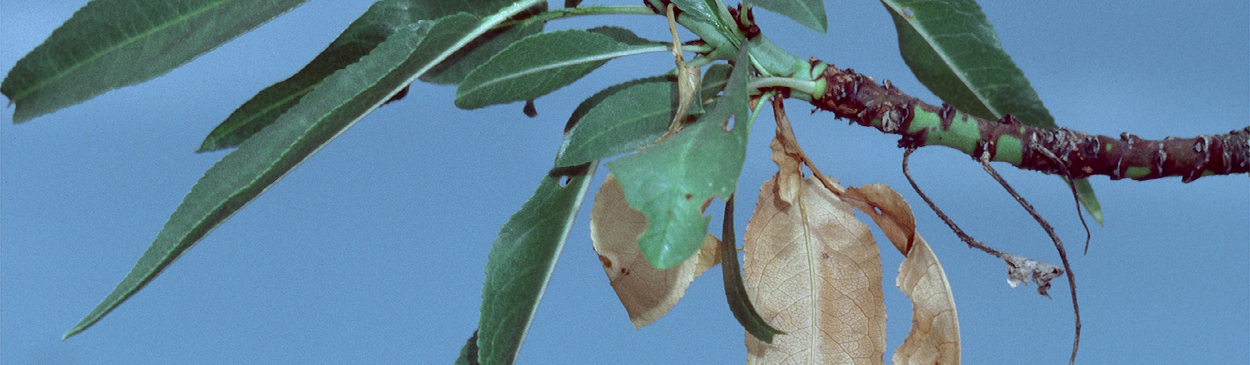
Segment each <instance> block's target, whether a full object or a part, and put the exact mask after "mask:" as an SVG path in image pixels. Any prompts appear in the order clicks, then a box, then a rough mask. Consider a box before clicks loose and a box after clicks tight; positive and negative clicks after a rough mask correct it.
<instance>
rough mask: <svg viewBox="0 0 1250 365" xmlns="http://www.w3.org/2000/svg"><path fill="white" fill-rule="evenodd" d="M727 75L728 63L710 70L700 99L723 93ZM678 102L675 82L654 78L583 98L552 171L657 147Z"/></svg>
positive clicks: (669, 77) (632, 82)
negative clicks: (655, 145) (656, 143)
mask: <svg viewBox="0 0 1250 365" xmlns="http://www.w3.org/2000/svg"><path fill="white" fill-rule="evenodd" d="M729 71H730V67H729V65H726V64H716V65H712V66H711V67H708V69H707V72H706V73H705V74H704V75H703V82H702V83H701V84H700V90H701V91H700V93H699V98H700V100H710V99H711V98H713V97H715V95H716V94H717V93H718V92H720V91H721V90H722V89H724V88H725V82H726V80H727V79H728V77H729ZM677 97H678V96H677V80H676V79H675V78H674V77H672V76H657V77H648V78H645V79H638V80H633V81H629V82H625V83H622V84H618V85H614V86H612V87H609V88H607V89H604V90H602V91H600V92H598V93H596V94H595V95H593V96H591V97H590V98H587V99H586V100H585V101H583V102H582V103H581V105H578V106H577V109H575V110H573V116H572V117H570V118H569V127H566V129H567V132H565V135H564V143H562V144H561V145H560V158H558V159H556V166H573V165H579V164H583V163H586V162H590V161H594V160H600V159H604V158H608V157H612V156H616V155H619V154H622V153H625V152H629V151H633V150H636V149H639V148H642V147H646V146H648V145H650V144H652V143H655V141H656V140H657V139H659V138H660V136H663V135H664V132H666V131H668V125H669V123H671V122H672V121H673V113H675V112H676V110H677ZM692 109H693V108H692Z"/></svg>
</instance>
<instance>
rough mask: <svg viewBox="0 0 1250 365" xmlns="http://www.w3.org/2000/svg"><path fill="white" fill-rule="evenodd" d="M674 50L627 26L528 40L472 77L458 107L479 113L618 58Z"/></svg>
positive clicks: (531, 95) (464, 85) (534, 94)
mask: <svg viewBox="0 0 1250 365" xmlns="http://www.w3.org/2000/svg"><path fill="white" fill-rule="evenodd" d="M665 51H668V46H667V45H666V44H664V43H660V42H650V41H646V40H643V39H641V38H638V37H637V36H635V35H633V33H632V32H630V31H628V30H626V29H623V28H613V27H604V28H597V29H592V30H590V31H586V30H579V29H570V30H561V31H555V32H549V33H539V34H535V35H532V36H529V37H525V38H523V39H521V40H520V41H517V42H516V43H513V44H512V45H510V46H508V48H505V49H504V50H502V51H500V52H499V53H498V54H496V55H495V56H494V57H491V59H490V60H489V61H486V63H485V64H482V65H481V66H480V67H478V68H477V69H475V70H473V72H471V73H469V75H468V76H466V77H465V78H464V81H463V82H461V83H460V87H459V88H458V89H456V106H457V107H460V108H463V109H476V108H481V107H485V106H489V105H495V104H503V103H509V102H514V101H523V100H530V99H534V98H537V97H539V96H543V95H546V94H547V93H550V92H552V91H555V90H556V89H559V88H561V87H564V86H565V85H568V84H571V83H573V81H577V80H578V79H580V78H582V76H586V74H588V73H590V71H593V70H594V69H596V68H598V67H599V66H602V65H603V64H604V63H606V62H608V60H611V59H613V58H617V57H622V56H629V55H636V54H641V53H648V52H665Z"/></svg>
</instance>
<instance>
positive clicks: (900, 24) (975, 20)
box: [881, 0, 1102, 223]
mask: <svg viewBox="0 0 1250 365" xmlns="http://www.w3.org/2000/svg"><path fill="white" fill-rule="evenodd" d="M881 2H882V4H884V5H885V8H886V10H888V11H889V12H890V16H891V17H892V18H893V19H894V27H895V29H896V30H897V31H898V45H899V52H900V53H902V55H903V61H905V62H906V63H907V66H908V67H910V68H911V71H912V73H913V74H915V75H916V78H917V79H919V80H920V82H921V83H923V84H924V85H925V87H927V88H929V91H932V92H933V94H934V95H937V96H938V97H940V98H942V101H943V102H945V103H947V104H950V105H952V106H954V107H955V108H956V109H959V110H960V111H963V112H965V113H968V114H972V115H975V116H977V117H981V118H985V119H998V118H1002V117H1003V116H1004V115H1008V114H1010V115H1012V116H1015V117H1016V118H1017V119H1019V120H1020V121H1021V122H1023V123H1024V124H1028V125H1032V126H1037V127H1043V128H1057V127H1058V126H1057V125H1055V118H1054V117H1053V116H1051V115H1050V111H1048V110H1046V107H1045V106H1043V105H1042V100H1041V99H1039V98H1038V96H1037V91H1034V90H1033V86H1031V85H1030V84H1029V80H1028V79H1027V78H1025V77H1024V71H1021V70H1020V68H1019V67H1017V66H1016V64H1015V62H1012V61H1011V56H1009V55H1007V52H1006V51H1004V50H1003V47H1002V44H1001V43H1000V42H999V40H998V35H997V33H995V32H994V26H993V25H991V24H990V21H989V20H988V19H986V17H985V13H983V12H981V6H980V5H977V2H976V1H975V0H946V1H921V0H882V1H881ZM1073 183H1074V184H1076V187H1077V192H1078V196H1079V198H1080V200H1081V202H1082V204H1083V205H1085V209H1086V210H1087V211H1089V213H1090V216H1092V217H1093V218H1094V220H1096V221H1098V222H1099V223H1102V211H1101V209H1100V208H1099V205H1098V199H1097V198H1096V197H1095V196H1094V190H1093V187H1092V186H1090V184H1089V181H1088V180H1086V179H1080V180H1075V181H1074V182H1073Z"/></svg>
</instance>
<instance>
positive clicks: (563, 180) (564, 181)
mask: <svg viewBox="0 0 1250 365" xmlns="http://www.w3.org/2000/svg"><path fill="white" fill-rule="evenodd" d="M571 182H573V177H572V176H561V177H560V187H565V186H569V183H571Z"/></svg>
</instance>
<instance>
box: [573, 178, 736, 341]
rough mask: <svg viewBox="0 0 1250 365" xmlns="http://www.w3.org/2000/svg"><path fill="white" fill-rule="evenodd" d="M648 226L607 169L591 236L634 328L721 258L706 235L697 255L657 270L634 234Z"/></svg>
mask: <svg viewBox="0 0 1250 365" xmlns="http://www.w3.org/2000/svg"><path fill="white" fill-rule="evenodd" d="M646 230H647V217H646V216H644V215H643V214H642V212H639V211H637V210H634V209H633V208H630V207H629V204H628V203H626V202H625V192H624V190H622V189H621V185H620V184H619V183H617V181H616V177H614V176H612V175H611V174H608V178H607V180H604V182H603V186H602V187H600V188H599V193H597V194H595V205H594V207H592V208H591V209H590V238H591V240H593V241H594V243H595V252H597V253H599V261H600V262H602V263H603V271H604V272H606V273H607V274H608V279H609V280H610V282H611V284H612V289H613V290H616V296H617V297H618V298H620V300H621V304H624V305H625V311H626V312H627V313H629V320H630V322H632V323H633V324H634V328H641V327H642V326H646V325H648V324H651V322H655V320H657V319H660V317H663V316H664V315H665V314H667V313H668V311H669V309H671V308H673V306H674V305H676V304H677V301H679V300H681V297H682V296H683V295H685V294H686V288H688V287H689V286H690V282H691V281H693V280H694V278H696V277H698V276H699V275H703V272H704V271H707V269H709V268H711V267H712V266H716V264H718V263H720V252H719V251H718V250H717V245H718V244H719V243H720V241H718V240H717V239H716V237H714V236H712V235H711V234H709V235H707V238H706V239H705V240H704V241H703V246H701V247H700V248H699V253H698V254H696V255H694V256H691V257H690V258H689V259H686V261H685V262H682V263H681V264H680V265H677V266H674V267H671V268H669V269H667V270H656V269H655V267H652V266H651V264H650V263H648V262H647V259H646V258H645V257H643V256H642V252H641V251H640V250H639V249H638V237H639V236H641V235H642V233H643V232H645V231H646Z"/></svg>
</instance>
